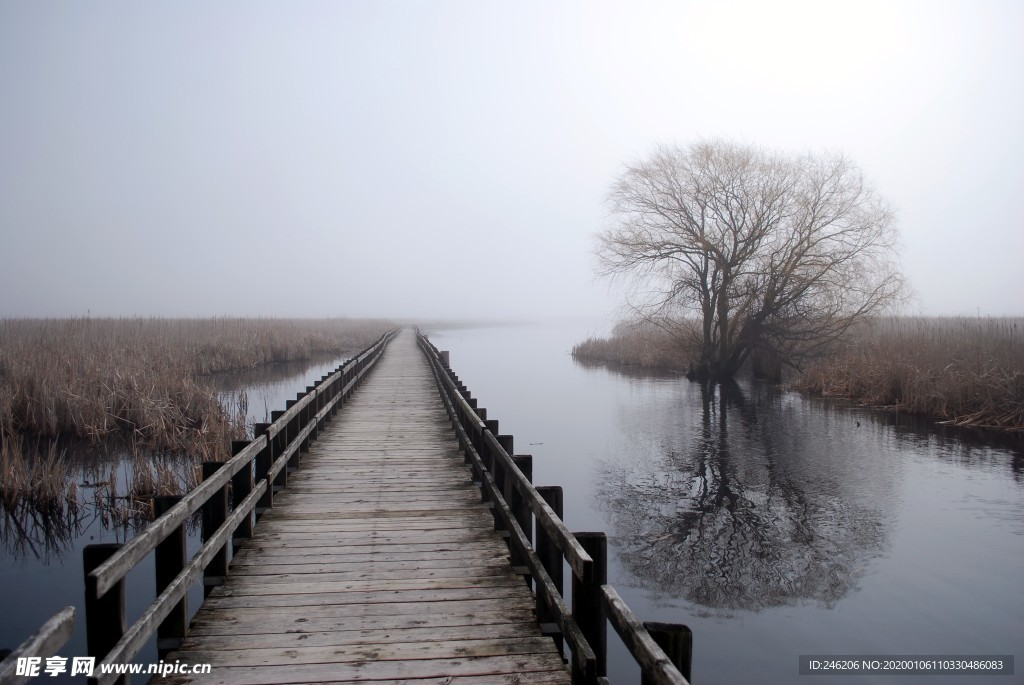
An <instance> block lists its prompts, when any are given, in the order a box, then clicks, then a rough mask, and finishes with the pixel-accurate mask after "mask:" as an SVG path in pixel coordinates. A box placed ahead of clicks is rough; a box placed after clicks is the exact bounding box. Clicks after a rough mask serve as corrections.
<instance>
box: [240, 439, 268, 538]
mask: <svg viewBox="0 0 1024 685" xmlns="http://www.w3.org/2000/svg"><path fill="white" fill-rule="evenodd" d="M248 446H249V441H248V440H233V441H232V442H231V454H232V456H234V455H236V454H238V453H239V452H241V451H242V450H244V449H245V448H246V447H248ZM265 450H266V448H263V451H265ZM253 485H254V482H253V475H252V462H249V463H247V464H246V465H245V466H243V467H242V470H241V471H239V472H238V473H236V474H235V475H234V476H232V477H231V500H232V504H231V508H232V509H234V508H235V507H237V506H238V505H239V504H241V503H242V500H244V499H245V498H246V497H248V496H249V493H250V492H252V488H253ZM251 537H252V512H249V513H248V514H246V516H245V518H243V519H242V521H241V522H240V523H239V524H238V528H236V529H235V531H234V533H233V534H232V536H231V545H232V547H231V549H232V551H233V552H237V551H238V550H239V549H240V548H241V547H242V545H244V544H245V540H248V539H249V538H251Z"/></svg>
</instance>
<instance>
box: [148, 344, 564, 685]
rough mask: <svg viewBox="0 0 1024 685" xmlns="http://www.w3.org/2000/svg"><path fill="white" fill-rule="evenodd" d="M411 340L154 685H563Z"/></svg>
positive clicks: (246, 552)
mask: <svg viewBox="0 0 1024 685" xmlns="http://www.w3.org/2000/svg"><path fill="white" fill-rule="evenodd" d="M480 500H481V497H480V491H479V490H478V489H477V488H476V487H475V486H474V485H473V483H472V481H471V479H470V472H469V470H468V469H467V467H466V466H465V465H464V463H463V456H462V454H461V452H460V451H459V446H458V443H457V442H456V440H455V438H454V435H453V433H452V430H451V427H450V425H449V422H448V418H447V415H446V414H445V411H444V407H443V405H442V402H441V400H440V398H439V396H438V391H437V386H436V385H435V381H434V378H433V376H432V375H431V373H430V369H429V366H428V365H427V362H426V360H425V359H424V358H423V356H422V354H421V352H420V351H419V350H418V349H417V347H416V342H415V336H414V334H413V333H412V332H411V331H408V330H406V331H402V333H401V334H400V335H399V336H398V337H397V338H396V339H395V340H394V341H393V342H392V343H391V344H390V345H389V347H388V349H387V351H386V352H385V354H384V357H383V358H382V360H381V361H380V363H379V365H378V367H377V368H376V369H375V370H374V371H373V372H372V374H371V375H370V377H369V379H368V380H367V381H366V383H365V384H364V385H363V386H362V387H361V388H360V389H359V390H358V391H357V392H356V393H355V395H354V396H353V397H352V399H351V400H350V401H349V402H347V403H346V405H345V408H344V410H343V411H341V412H339V413H338V415H337V417H336V418H335V419H334V421H333V422H332V423H331V424H330V426H329V428H328V430H327V431H326V432H324V433H322V434H321V435H320V436H319V438H318V440H317V441H316V442H315V443H313V445H312V447H311V448H310V452H309V453H308V454H307V455H305V456H304V457H303V462H302V468H301V469H299V470H298V471H296V472H294V473H292V474H290V475H289V481H288V487H287V488H286V489H284V490H283V491H281V492H280V493H278V494H277V495H276V496H275V502H274V507H273V509H271V510H270V511H268V512H267V513H266V514H265V515H264V516H263V517H262V518H261V519H260V521H259V524H258V525H257V526H256V527H255V531H254V536H253V538H252V540H251V541H248V542H247V543H246V545H245V547H244V549H242V550H241V551H240V552H239V553H238V555H237V556H236V557H235V558H234V560H233V561H232V563H231V567H232V572H231V575H230V576H228V579H227V582H226V584H225V585H223V586H221V587H218V588H217V589H216V590H214V591H213V592H212V593H211V595H210V596H209V598H208V599H207V600H206V602H205V603H204V604H203V606H202V608H201V609H200V611H199V612H198V613H197V614H196V616H195V619H194V621H193V624H192V628H191V630H190V632H189V635H188V637H187V638H186V639H185V640H184V642H183V643H182V645H181V648H180V649H179V650H178V651H176V652H172V653H170V654H169V655H167V656H166V657H165V659H164V661H165V662H168V663H174V662H175V660H180V661H181V662H182V663H192V664H197V663H209V664H211V665H212V672H211V673H210V674H209V675H203V676H188V677H185V676H170V677H168V678H162V679H161V678H156V679H154V681H153V682H154V683H200V682H201V683H246V684H247V685H259V684H261V683H351V682H376V683H398V682H412V683H421V684H423V685H441V684H445V685H458V684H462V685H469V684H471V683H479V684H481V685H487V684H489V683H521V684H523V685H525V684H526V683H538V684H543V683H569V680H570V679H569V674H568V671H567V670H566V667H565V666H564V664H563V662H562V659H561V657H560V656H559V655H558V652H557V651H556V649H555V644H554V642H553V641H552V640H551V639H550V638H547V637H542V636H541V635H540V632H539V629H538V627H537V623H536V616H535V612H534V604H535V603H534V598H533V597H532V595H531V593H530V590H529V588H528V587H527V585H526V584H525V582H524V580H523V578H522V576H519V575H516V574H515V573H514V572H513V569H512V567H511V566H510V564H509V560H508V558H509V553H508V547H507V545H506V544H505V543H504V542H503V541H502V540H501V538H500V537H499V536H498V535H497V534H496V533H495V532H494V520H493V518H492V516H491V514H490V512H489V510H488V509H487V507H486V506H485V505H484V504H482V503H481V501H480Z"/></svg>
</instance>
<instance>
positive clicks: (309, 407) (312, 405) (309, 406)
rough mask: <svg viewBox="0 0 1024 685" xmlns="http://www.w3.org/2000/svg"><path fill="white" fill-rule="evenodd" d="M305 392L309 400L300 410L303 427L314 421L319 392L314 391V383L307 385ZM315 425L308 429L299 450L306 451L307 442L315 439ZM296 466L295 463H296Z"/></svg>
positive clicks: (307, 449)
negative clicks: (308, 431) (307, 433)
mask: <svg viewBox="0 0 1024 685" xmlns="http://www.w3.org/2000/svg"><path fill="white" fill-rule="evenodd" d="M306 394H307V395H309V402H307V403H306V408H305V409H303V410H302V426H301V427H302V428H305V427H306V426H307V425H309V424H310V423H315V421H314V419H315V418H316V412H317V403H318V398H319V393H318V392H317V391H316V385H307V386H306ZM316 432H317V426H316V425H314V426H313V430H311V431H310V433H309V435H307V436H306V439H305V440H303V441H302V447H301V448H300V449H299V451H300V452H308V451H309V444H310V443H311V442H313V441H314V440H316ZM296 466H297V464H296Z"/></svg>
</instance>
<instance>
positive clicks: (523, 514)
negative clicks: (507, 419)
mask: <svg viewBox="0 0 1024 685" xmlns="http://www.w3.org/2000/svg"><path fill="white" fill-rule="evenodd" d="M511 437H512V436H509V438H511ZM511 442H512V441H511V439H510V440H509V447H512V445H511ZM512 462H513V463H514V464H515V465H516V468H518V469H519V470H520V471H521V472H522V473H523V475H524V476H526V480H528V481H530V482H531V483H532V482H533V456H531V455H529V454H518V455H516V456H514V457H512ZM516 482H517V481H516V480H515V479H513V478H512V477H511V476H510V475H508V474H506V478H505V493H506V494H505V501H506V502H508V506H509V509H511V510H512V515H513V516H514V517H515V519H516V521H517V522H518V523H519V527H520V528H522V529H523V535H524V536H525V537H526V541H527V542H528V543H529V544H530V545H531V546H532V545H533V512H532V511H530V507H528V506H527V505H526V499H525V498H524V497H523V496H522V495H521V494H520V492H519V488H518V487H516V486H515V483H516ZM525 564H526V559H524V558H522V557H521V555H520V554H519V553H518V552H517V551H516V548H515V546H512V565H513V566H522V565H525ZM524 579H525V580H526V584H527V585H528V586H530V587H533V578H532V577H531V576H529V575H527V576H525V577H524Z"/></svg>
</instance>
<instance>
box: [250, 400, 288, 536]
mask: <svg viewBox="0 0 1024 685" xmlns="http://www.w3.org/2000/svg"><path fill="white" fill-rule="evenodd" d="M275 414H276V415H277V416H274V415H275ZM281 414H282V412H279V411H275V412H272V413H271V414H270V415H271V417H273V418H274V420H277V418H279V417H280V415H281ZM269 428H270V424H269V423H256V424H253V427H252V432H253V434H254V435H255V436H256V437H257V438H258V437H260V436H261V435H265V434H266V432H267V430H268V429H269ZM277 444H278V438H277V437H276V436H275V437H274V438H272V439H271V440H270V441H269V442H268V443H267V446H266V447H264V448H263V449H261V450H260V451H259V453H258V454H257V455H256V459H254V460H253V478H254V480H255V481H256V482H257V483H258V482H259V481H261V480H265V479H266V478H267V476H268V475H269V474H270V467H271V466H272V465H273V464H274V459H275V458H276V452H275V446H276V445H277ZM273 506H274V484H273V483H267V489H266V491H265V492H264V493H263V494H262V495H261V496H260V499H259V501H258V502H256V512H255V513H256V517H257V519H258V518H259V517H260V516H261V515H262V514H263V512H264V511H266V510H267V509H270V508H272V507H273Z"/></svg>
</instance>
